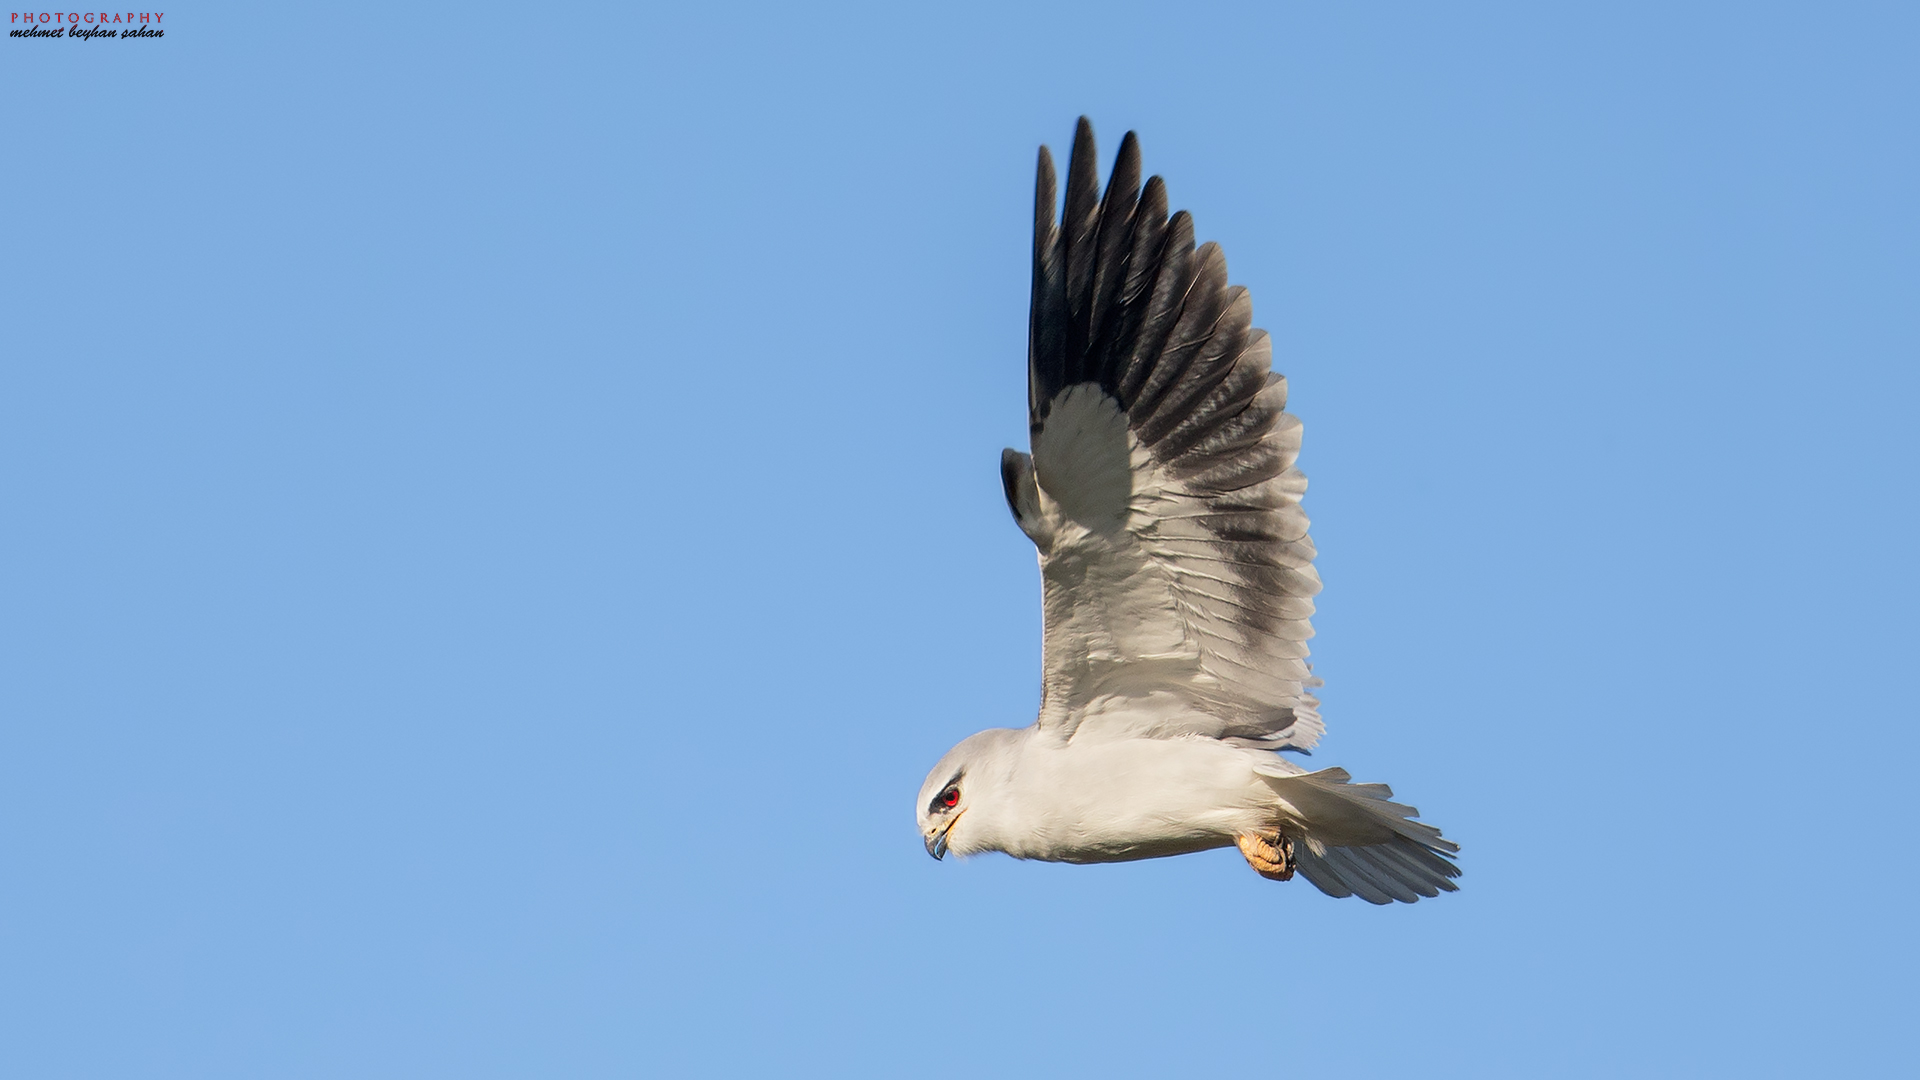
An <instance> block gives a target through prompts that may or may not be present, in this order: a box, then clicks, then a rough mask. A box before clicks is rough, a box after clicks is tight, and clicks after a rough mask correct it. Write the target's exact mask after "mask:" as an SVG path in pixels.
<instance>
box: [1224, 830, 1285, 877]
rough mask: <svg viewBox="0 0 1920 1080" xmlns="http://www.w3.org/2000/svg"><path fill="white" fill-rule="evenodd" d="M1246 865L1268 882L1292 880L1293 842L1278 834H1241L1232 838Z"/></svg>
mask: <svg viewBox="0 0 1920 1080" xmlns="http://www.w3.org/2000/svg"><path fill="white" fill-rule="evenodd" d="M1233 839H1234V842H1235V843H1236V844H1239V845H1240V854H1241V855H1243V856H1245V857H1246V860H1247V865H1248V866H1251V867H1253V871H1254V873H1256V874H1259V875H1260V876H1261V877H1263V878H1266V879H1268V880H1269V881H1291V880H1293V841H1292V840H1289V839H1288V838H1287V837H1286V836H1284V835H1282V834H1281V833H1279V832H1266V833H1241V834H1240V835H1239V836H1236V837H1234V838H1233Z"/></svg>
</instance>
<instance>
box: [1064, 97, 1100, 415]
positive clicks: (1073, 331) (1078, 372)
mask: <svg viewBox="0 0 1920 1080" xmlns="http://www.w3.org/2000/svg"><path fill="white" fill-rule="evenodd" d="M1095 154H1096V151H1095V149H1094V144H1093V125H1092V124H1091V123H1089V122H1088V120H1087V118H1086V117H1084V116H1083V117H1081V118H1080V122H1079V124H1077V125H1076V126H1075V127H1074V132H1073V155H1072V156H1071V157H1069V158H1068V159H1067V203H1066V207H1065V209H1064V210H1062V212H1061V215H1060V228H1061V241H1062V243H1063V245H1064V246H1065V248H1066V263H1067V282H1066V286H1067V309H1066V315H1067V319H1066V324H1067V325H1066V357H1065V360H1066V380H1065V382H1064V383H1063V384H1062V385H1064V386H1072V385H1074V384H1075V383H1080V382H1085V381H1086V380H1087V377H1088V375H1089V372H1088V371H1087V346H1088V345H1089V344H1090V342H1089V340H1088V336H1089V335H1088V321H1089V317H1090V316H1091V314H1092V310H1091V309H1092V307H1093V277H1094V265H1095V263H1096V262H1097V260H1098V258H1099V254H1100V247H1099V244H1098V243H1097V237H1098V232H1099V228H1100V164H1099V161H1098V160H1097V159H1096V157H1095Z"/></svg>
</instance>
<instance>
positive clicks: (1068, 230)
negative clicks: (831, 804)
mask: <svg viewBox="0 0 1920 1080" xmlns="http://www.w3.org/2000/svg"><path fill="white" fill-rule="evenodd" d="M1054 201H1055V184H1054V171H1053V160H1052V157H1051V156H1050V155H1049V154H1048V152H1047V150H1046V149H1045V148H1044V147H1043V148H1042V149H1041V151H1040V167H1039V179H1038V182H1037V185H1036V191H1035V197H1034V248H1033V307H1032V315H1031V323H1030V326H1029V338H1028V398H1027V401H1028V419H1029V423H1030V425H1031V427H1032V433H1033V455H1032V457H1031V458H1029V457H1028V456H1027V455H1025V454H1021V453H1018V452H1016V451H1013V450H1008V451H1006V452H1005V453H1004V454H1003V455H1002V458H1001V477H1002V480H1003V482H1004V483H1005V485H1006V491H1007V502H1008V505H1009V506H1011V507H1012V509H1013V514H1014V518H1015V520H1016V521H1018V522H1019V524H1020V527H1021V529H1022V530H1023V531H1025V532H1026V534H1027V535H1028V536H1029V537H1031V538H1032V539H1033V541H1034V544H1035V545H1036V546H1037V547H1038V548H1039V549H1040V566H1041V577H1042V583H1043V589H1044V603H1045V617H1046V639H1045V653H1046V655H1045V680H1046V681H1045V691H1044V697H1043V700H1042V704H1041V709H1040V724H1041V725H1042V726H1043V727H1051V728H1055V729H1057V730H1059V731H1060V732H1061V733H1062V734H1063V735H1065V736H1071V735H1073V734H1075V733H1076V732H1080V733H1084V734H1093V733H1095V732H1096V731H1104V730H1105V729H1106V728H1108V727H1112V728H1115V729H1123V730H1125V731H1126V732H1128V733H1132V734H1150V735H1155V736H1160V737H1167V736H1173V735H1180V734H1194V735H1206V736H1212V737H1214V738H1221V739H1229V740H1232V741H1235V742H1238V743H1243V744H1246V745H1253V746H1261V747H1267V748H1272V749H1287V748H1292V749H1302V750H1304V749H1306V748H1308V747H1311V746H1312V745H1313V744H1314V742H1316V741H1317V740H1318V739H1319V736H1320V733H1321V730H1322V726H1321V723H1320V716H1319V711H1318V705H1319V702H1318V700H1317V699H1316V698H1314V696H1313V694H1312V693H1311V692H1310V688H1311V687H1313V686H1317V685H1318V680H1315V679H1314V678H1313V677H1312V673H1311V671H1310V669H1309V666H1308V664H1307V661H1306V656H1307V647H1306V641H1307V638H1308V637H1310V636H1311V635H1312V633H1313V630H1312V628H1311V626H1309V625H1308V621H1307V620H1308V617H1309V616H1310V615H1312V614H1313V599H1312V598H1313V596H1314V594H1315V593H1317V592H1319V590H1320V579H1319V576H1318V575H1317V574H1315V573H1314V569H1313V555H1314V550H1313V543H1312V541H1310V540H1309V539H1308V538H1307V518H1306V515H1305V514H1303V513H1302V512H1301V510H1300V496H1301V494H1302V493H1303V492H1304V491H1305V490H1306V478H1305V477H1304V476H1302V475H1301V474H1300V472H1299V470H1297V469H1295V468H1294V467H1293V463H1294V458H1295V456H1296V455H1297V454H1298V453H1299V448H1300V424H1299V421H1298V420H1296V419H1295V418H1294V417H1293V416H1291V415H1289V414H1288V413H1286V412H1285V411H1284V409H1285V406H1286V393H1287V391H1286V381H1285V380H1284V379H1282V378H1281V377H1280V376H1279V375H1275V374H1273V373H1272V372H1270V371H1269V370H1268V365H1269V347H1268V342H1267V335H1266V334H1265V332H1263V331H1260V330H1255V329H1253V327H1252V304H1251V302H1250V301H1249V300H1248V297H1247V291H1246V290H1245V289H1244V288H1241V287H1239V286H1231V287H1229V286H1228V284H1227V264H1226V259H1225V257H1224V256H1223V255H1222V254H1221V253H1220V248H1219V247H1218V246H1217V245H1215V244H1212V243H1209V244H1206V245H1204V246H1202V247H1200V248H1199V249H1197V250H1196V249H1195V247H1194V242H1193V222H1192V219H1191V218H1190V217H1189V216H1188V215H1187V213H1186V212H1185V211H1184V210H1183V211H1181V212H1180V213H1177V214H1174V215H1173V216H1172V218H1171V219H1169V218H1168V216H1167V196H1166V188H1165V186H1164V185H1163V184H1162V183H1161V181H1160V178H1159V177H1157V176H1156V177H1153V178H1152V179H1150V180H1148V181H1147V183H1146V186H1145V188H1144V190H1143V189H1142V188H1141V185H1140V151H1139V146H1138V144H1137V142H1136V141H1135V139H1134V136H1133V134H1132V133H1131V132H1129V133H1128V134H1127V136H1126V138H1125V140H1123V141H1122V142H1121V144H1120V153H1119V156H1118V158H1117V160H1116V161H1115V163H1114V167H1113V173H1112V176H1111V177H1110V178H1109V181H1108V184H1107V191H1106V195H1105V197H1104V198H1102V197H1101V196H1100V189H1099V175H1098V167H1097V165H1096V164H1095V161H1094V146H1093V128H1092V126H1091V125H1090V124H1088V122H1087V121H1086V119H1085V118H1084V117H1083V118H1082V119H1081V120H1080V124H1079V128H1078V130H1077V131H1076V132H1075V135H1074V141H1073V156H1072V158H1071V159H1070V162H1069V164H1068V167H1067V192H1066V204H1065V209H1064V211H1063V212H1062V218H1061V221H1060V222H1059V223H1058V224H1056V223H1055V222H1054V216H1053V215H1054Z"/></svg>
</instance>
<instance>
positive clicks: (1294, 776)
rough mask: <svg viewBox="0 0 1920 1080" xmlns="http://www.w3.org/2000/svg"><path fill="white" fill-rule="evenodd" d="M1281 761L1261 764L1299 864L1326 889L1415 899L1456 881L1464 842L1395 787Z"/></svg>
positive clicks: (1383, 899) (1371, 898)
mask: <svg viewBox="0 0 1920 1080" xmlns="http://www.w3.org/2000/svg"><path fill="white" fill-rule="evenodd" d="M1276 764H1277V765H1278V766H1279V767H1276V768H1274V769H1273V770H1271V771H1268V770H1267V769H1262V770H1260V771H1261V774H1262V776H1264V777H1265V779H1266V781H1267V783H1268V785H1269V786H1270V787H1272V788H1273V793H1274V795H1275V797H1276V799H1277V801H1278V803H1279V806H1278V807H1277V810H1278V817H1279V821H1278V824H1279V826H1280V828H1281V830H1282V831H1283V832H1285V833H1286V834H1287V835H1288V836H1290V837H1292V838H1293V840H1294V859H1295V861H1296V863H1297V864H1298V866H1299V870H1300V872H1301V873H1302V874H1305V875H1306V878H1307V880H1308V881H1311V882H1313V883H1314V885H1315V886H1316V887H1318V888H1319V890H1320V891H1321V892H1323V893H1326V894H1327V895H1328V896H1358V897H1360V898H1361V899H1362V900H1365V901H1367V902H1368V903H1371V904H1385V903H1390V902H1392V901H1394V900H1398V901H1400V902H1401V903H1405V904H1411V903H1413V902H1414V901H1415V900H1418V899H1419V898H1420V897H1422V896H1438V895H1439V894H1440V893H1441V892H1443V891H1444V892H1454V891H1457V890H1458V889H1459V886H1458V885H1455V884H1454V883H1453V879H1454V878H1456V877H1459V876H1460V868H1459V867H1457V866H1455V865H1454V864H1453V859H1452V856H1453V853H1454V852H1457V851H1459V850H1460V845H1459V844H1456V843H1454V842H1453V841H1451V840H1448V839H1446V838H1445V837H1442V836H1441V835H1440V830H1439V829H1436V828H1434V827H1433V826H1431V825H1427V824H1424V823H1422V822H1418V821H1414V820H1412V819H1413V818H1416V817H1419V816H1420V812H1419V811H1418V810H1415V809H1414V808H1413V807H1411V806H1406V805H1404V804H1401V803H1397V802H1393V801H1391V800H1392V798H1393V790H1392V789H1391V788H1389V787H1387V786H1386V785H1385V784H1354V783H1349V780H1350V779H1351V777H1350V776H1349V774H1348V773H1347V771H1346V770H1345V769H1337V768H1336V769H1322V770H1320V771H1319V772H1312V773H1289V772H1283V771H1282V770H1283V769H1284V768H1285V764H1286V763H1276Z"/></svg>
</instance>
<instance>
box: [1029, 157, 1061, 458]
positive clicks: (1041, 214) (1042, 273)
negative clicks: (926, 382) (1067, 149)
mask: <svg viewBox="0 0 1920 1080" xmlns="http://www.w3.org/2000/svg"><path fill="white" fill-rule="evenodd" d="M1054 199H1055V184H1054V175H1053V155H1052V154H1051V153H1049V152H1048V151H1047V148H1046V147H1044V146H1042V147H1041V148H1040V163H1039V165H1038V166H1037V167H1036V169H1035V176H1034V181H1033V301H1032V306H1031V307H1030V308H1029V309H1028V311H1029V313H1028V316H1027V422H1028V424H1029V425H1030V426H1031V427H1032V429H1033V431H1034V432H1035V433H1037V432H1038V431H1039V430H1040V423H1041V421H1042V420H1044V419H1046V414H1047V408H1048V406H1049V405H1050V404H1051V403H1052V401H1053V396H1054V395H1055V394H1057V393H1059V392H1060V390H1061V388H1062V387H1064V386H1065V385H1066V383H1065V375H1066V373H1065V371H1064V370H1062V360H1063V358H1064V356H1065V345H1066V341H1065V330H1066V322H1067V320H1066V281H1065V275H1064V273H1063V271H1062V267H1061V265H1060V239H1059V229H1058V228H1057V227H1056V226H1055V225H1054V223H1053V206H1054Z"/></svg>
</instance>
